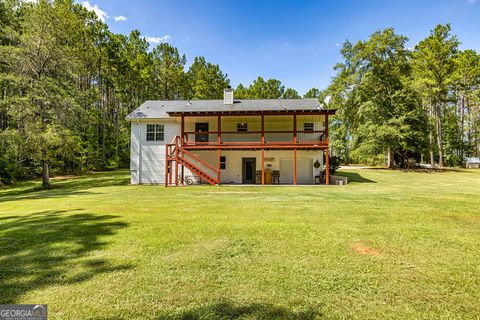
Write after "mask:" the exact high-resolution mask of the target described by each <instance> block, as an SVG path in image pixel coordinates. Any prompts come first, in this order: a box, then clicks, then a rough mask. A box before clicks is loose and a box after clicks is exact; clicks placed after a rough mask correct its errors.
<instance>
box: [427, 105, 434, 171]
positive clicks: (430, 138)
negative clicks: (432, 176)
mask: <svg viewBox="0 0 480 320" xmlns="http://www.w3.org/2000/svg"><path fill="white" fill-rule="evenodd" d="M428 113H429V117H430V119H429V128H428V148H429V154H430V165H431V166H432V168H433V167H435V155H434V154H433V128H432V119H433V105H432V99H431V98H430V99H429V102H428Z"/></svg>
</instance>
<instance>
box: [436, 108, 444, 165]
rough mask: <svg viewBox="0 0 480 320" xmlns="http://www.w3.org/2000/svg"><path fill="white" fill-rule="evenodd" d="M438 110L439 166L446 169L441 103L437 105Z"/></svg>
mask: <svg viewBox="0 0 480 320" xmlns="http://www.w3.org/2000/svg"><path fill="white" fill-rule="evenodd" d="M435 108H436V114H437V117H436V124H437V125H436V129H437V147H438V165H439V166H440V167H445V162H444V160H443V132H442V131H443V126H442V109H441V103H440V102H436V103H435Z"/></svg>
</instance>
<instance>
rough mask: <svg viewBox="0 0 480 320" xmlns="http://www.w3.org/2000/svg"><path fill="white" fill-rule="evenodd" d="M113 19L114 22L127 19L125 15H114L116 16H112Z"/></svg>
mask: <svg viewBox="0 0 480 320" xmlns="http://www.w3.org/2000/svg"><path fill="white" fill-rule="evenodd" d="M113 19H115V21H116V22H119V21H127V17H125V16H116V17H113Z"/></svg>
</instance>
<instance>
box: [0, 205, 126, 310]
mask: <svg viewBox="0 0 480 320" xmlns="http://www.w3.org/2000/svg"><path fill="white" fill-rule="evenodd" d="M78 210H80V209H73V210H56V211H54V210H50V211H43V212H37V213H34V214H29V215H25V216H6V217H2V218H1V221H0V303H15V302H16V300H17V299H18V298H19V297H21V296H23V295H25V294H26V293H28V292H29V291H33V290H37V289H42V288H46V287H50V286H62V285H70V284H75V283H79V282H82V281H86V280H89V279H91V278H92V277H94V276H96V275H98V274H102V273H108V272H114V271H121V270H127V269H130V268H132V266H131V265H127V264H118V263H114V262H112V261H109V260H107V259H105V258H95V257H91V256H93V255H92V253H93V252H94V251H96V250H100V249H102V248H103V247H104V246H105V245H106V244H107V242H106V240H104V239H105V236H111V235H114V234H115V233H116V232H117V230H119V229H122V228H125V227H127V224H126V223H124V222H121V221H118V220H117V219H116V218H117V216H113V215H97V214H91V213H75V212H78Z"/></svg>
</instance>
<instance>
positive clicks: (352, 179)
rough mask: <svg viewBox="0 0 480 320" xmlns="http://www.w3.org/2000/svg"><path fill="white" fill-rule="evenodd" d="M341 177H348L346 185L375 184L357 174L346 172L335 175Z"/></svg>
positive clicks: (373, 181)
mask: <svg viewBox="0 0 480 320" xmlns="http://www.w3.org/2000/svg"><path fill="white" fill-rule="evenodd" d="M336 174H337V175H339V176H342V177H348V183H352V182H357V183H377V181H375V180H370V179H367V178H364V177H362V176H361V175H359V174H358V173H357V172H347V171H338V172H337V173H336Z"/></svg>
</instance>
